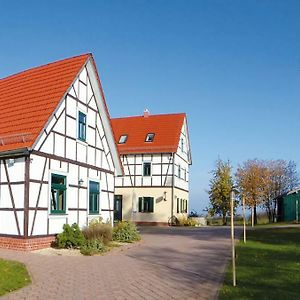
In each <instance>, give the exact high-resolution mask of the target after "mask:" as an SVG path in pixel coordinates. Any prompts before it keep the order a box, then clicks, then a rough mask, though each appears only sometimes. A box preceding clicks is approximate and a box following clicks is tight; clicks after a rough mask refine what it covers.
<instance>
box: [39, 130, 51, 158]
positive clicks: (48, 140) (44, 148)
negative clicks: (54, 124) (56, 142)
mask: <svg viewBox="0 0 300 300" xmlns="http://www.w3.org/2000/svg"><path fill="white" fill-rule="evenodd" d="M41 151H42V152H46V153H50V154H53V133H50V134H49V135H48V137H47V138H46V141H45V143H44V145H43V146H42V148H41Z"/></svg>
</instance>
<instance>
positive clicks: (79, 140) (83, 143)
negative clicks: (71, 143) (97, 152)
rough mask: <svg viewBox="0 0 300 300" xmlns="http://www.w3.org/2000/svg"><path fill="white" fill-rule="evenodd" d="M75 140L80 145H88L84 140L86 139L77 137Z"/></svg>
mask: <svg viewBox="0 0 300 300" xmlns="http://www.w3.org/2000/svg"><path fill="white" fill-rule="evenodd" d="M76 142H78V143H79V144H82V145H84V146H88V143H87V141H86V140H85V141H83V140H81V139H79V138H77V139H76Z"/></svg>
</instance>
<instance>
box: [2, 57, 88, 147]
mask: <svg viewBox="0 0 300 300" xmlns="http://www.w3.org/2000/svg"><path fill="white" fill-rule="evenodd" d="M90 56H91V54H83V55H80V56H76V57H72V58H67V59H64V60H60V61H57V62H54V63H50V64H47V65H43V66H40V67H36V68H32V69H29V70H26V71H23V72H21V73H18V74H15V75H11V76H8V77H6V78H3V79H0V111H1V118H0V152H1V151H8V150H15V149H19V148H28V147H31V146H32V145H33V143H34V142H35V140H36V139H37V137H38V135H39V133H40V132H41V131H42V129H43V128H44V126H45V125H46V123H47V121H48V119H49V118H50V116H51V114H52V113H53V112H54V110H55V109H56V107H57V105H58V103H59V101H60V100H61V99H62V97H63V96H64V94H65V93H66V91H67V89H68V88H69V86H70V85H71V83H72V82H73V80H74V79H75V76H76V75H77V74H78V72H79V71H80V69H81V68H82V67H83V65H84V64H85V63H86V61H87V59H88V58H89V57H90Z"/></svg>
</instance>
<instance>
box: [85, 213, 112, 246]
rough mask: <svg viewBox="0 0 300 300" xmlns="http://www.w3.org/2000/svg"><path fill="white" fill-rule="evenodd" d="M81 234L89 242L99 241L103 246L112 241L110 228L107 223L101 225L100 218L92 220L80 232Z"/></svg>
mask: <svg viewBox="0 0 300 300" xmlns="http://www.w3.org/2000/svg"><path fill="white" fill-rule="evenodd" d="M82 233H83V235H84V237H85V239H87V240H89V241H93V240H101V241H102V243H103V244H105V245H107V244H109V242H111V241H112V227H111V225H110V224H108V223H102V219H101V218H100V219H99V220H97V219H94V220H92V221H91V222H90V224H89V226H88V227H85V228H84V229H83V230H82Z"/></svg>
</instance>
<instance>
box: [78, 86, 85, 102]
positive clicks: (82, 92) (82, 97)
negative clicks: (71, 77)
mask: <svg viewBox="0 0 300 300" xmlns="http://www.w3.org/2000/svg"><path fill="white" fill-rule="evenodd" d="M86 96H87V91H86V86H85V85H84V84H82V83H81V82H79V95H78V98H79V100H80V101H82V102H84V103H87V100H86Z"/></svg>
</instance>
